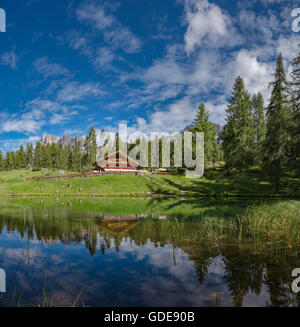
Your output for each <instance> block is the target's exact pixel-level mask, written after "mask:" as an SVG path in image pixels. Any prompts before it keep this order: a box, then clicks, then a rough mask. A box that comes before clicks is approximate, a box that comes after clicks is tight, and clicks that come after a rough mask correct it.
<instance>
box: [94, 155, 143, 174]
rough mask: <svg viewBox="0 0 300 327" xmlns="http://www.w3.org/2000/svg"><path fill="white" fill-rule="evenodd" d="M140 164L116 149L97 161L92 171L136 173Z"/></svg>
mask: <svg viewBox="0 0 300 327" xmlns="http://www.w3.org/2000/svg"><path fill="white" fill-rule="evenodd" d="M139 167H140V164H139V163H138V162H136V161H135V160H133V159H132V158H130V157H129V156H128V155H127V154H125V153H123V152H121V151H117V152H115V153H111V154H109V155H107V156H105V157H104V158H102V159H100V160H98V161H97V163H96V165H95V168H94V172H123V173H137V169H138V168H139Z"/></svg>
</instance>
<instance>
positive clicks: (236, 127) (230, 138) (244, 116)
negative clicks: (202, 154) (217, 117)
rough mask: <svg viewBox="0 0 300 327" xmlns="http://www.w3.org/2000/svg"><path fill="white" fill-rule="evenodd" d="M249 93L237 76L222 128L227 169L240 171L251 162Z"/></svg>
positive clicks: (251, 138)
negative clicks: (224, 124)
mask: <svg viewBox="0 0 300 327" xmlns="http://www.w3.org/2000/svg"><path fill="white" fill-rule="evenodd" d="M250 107H251V106H250V95H249V94H248V92H247V91H246V89H245V85H244V81H243V79H242V78H241V77H240V76H239V77H237V79H236V80H235V83H234V86H233V95H232V97H231V99H230V102H229V105H228V109H227V110H226V112H227V119H226V121H227V123H226V126H225V128H224V135H223V140H224V143H223V149H224V159H225V163H226V168H227V171H228V172H230V171H231V170H232V169H233V168H237V169H239V171H240V172H242V169H243V168H246V167H249V166H250V165H251V164H252V163H253V115H252V113H251V108H250Z"/></svg>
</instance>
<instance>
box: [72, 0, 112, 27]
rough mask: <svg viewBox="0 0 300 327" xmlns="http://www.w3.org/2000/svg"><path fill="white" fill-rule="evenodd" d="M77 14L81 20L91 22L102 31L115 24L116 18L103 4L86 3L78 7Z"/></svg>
mask: <svg viewBox="0 0 300 327" xmlns="http://www.w3.org/2000/svg"><path fill="white" fill-rule="evenodd" d="M76 14H77V17H78V20H79V21H80V22H89V23H91V24H93V26H94V27H95V28H96V29H98V30H100V31H102V30H105V29H106V28H108V27H110V26H112V25H113V24H115V18H114V17H113V16H111V15H108V14H107V13H106V12H105V10H104V8H103V7H102V6H101V5H98V6H97V5H95V4H93V3H90V4H84V5H81V6H79V7H78V8H77V10H76Z"/></svg>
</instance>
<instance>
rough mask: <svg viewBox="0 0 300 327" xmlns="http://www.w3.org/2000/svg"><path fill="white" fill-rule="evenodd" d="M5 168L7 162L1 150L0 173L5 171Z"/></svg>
mask: <svg viewBox="0 0 300 327" xmlns="http://www.w3.org/2000/svg"><path fill="white" fill-rule="evenodd" d="M4 168H5V161H4V157H3V154H2V151H1V150H0V171H3V170H4Z"/></svg>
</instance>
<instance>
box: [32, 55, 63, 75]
mask: <svg viewBox="0 0 300 327" xmlns="http://www.w3.org/2000/svg"><path fill="white" fill-rule="evenodd" d="M33 66H34V68H35V69H36V71H37V72H39V73H40V74H42V75H44V77H45V78H48V77H54V76H61V75H67V74H68V73H69V72H68V70H67V69H66V68H65V67H64V66H62V65H60V64H56V63H50V62H49V59H48V58H47V57H42V58H38V59H36V60H35V61H34V63H33Z"/></svg>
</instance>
